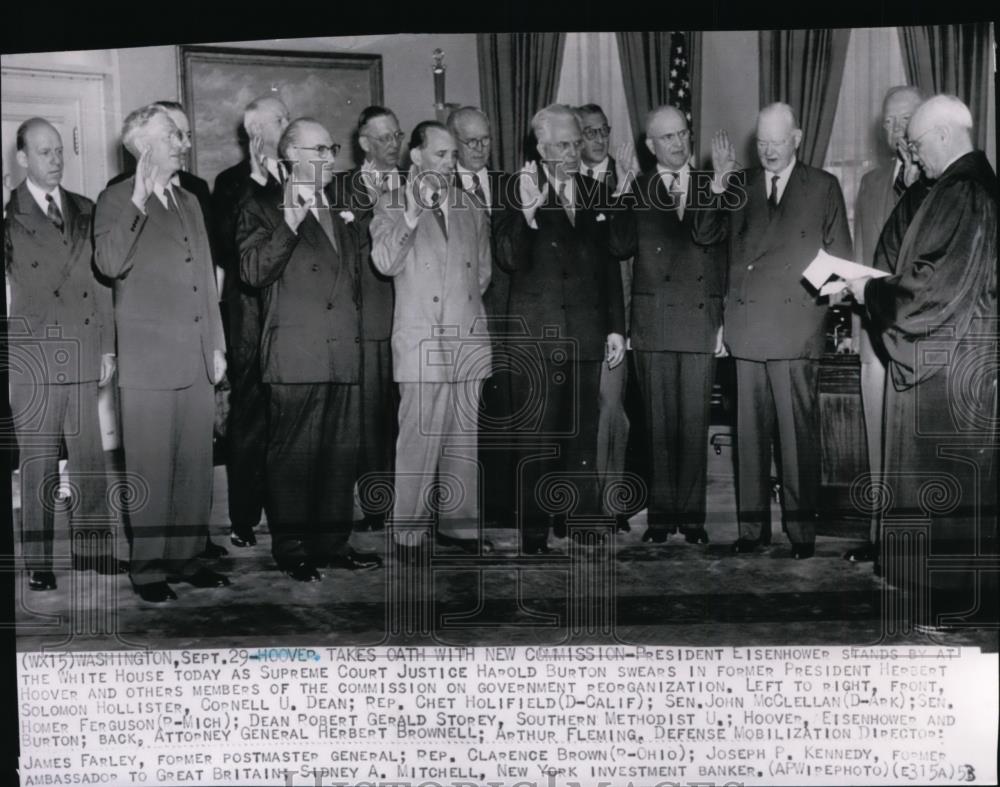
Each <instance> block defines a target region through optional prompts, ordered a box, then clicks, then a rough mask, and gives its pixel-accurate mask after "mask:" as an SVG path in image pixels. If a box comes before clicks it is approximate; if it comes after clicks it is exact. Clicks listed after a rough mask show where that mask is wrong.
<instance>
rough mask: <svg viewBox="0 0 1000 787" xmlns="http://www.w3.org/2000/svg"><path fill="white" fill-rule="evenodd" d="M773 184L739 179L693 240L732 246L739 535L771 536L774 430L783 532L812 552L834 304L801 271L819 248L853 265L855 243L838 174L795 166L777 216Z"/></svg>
mask: <svg viewBox="0 0 1000 787" xmlns="http://www.w3.org/2000/svg"><path fill="white" fill-rule="evenodd" d="M772 178H773V175H772V174H771V173H769V172H765V171H764V170H763V169H752V170H749V171H746V172H744V173H742V177H737V178H735V184H734V185H731V186H730V189H729V190H728V191H726V192H725V193H724V194H722V195H719V196H718V197H717V198H716V202H715V203H714V209H711V210H702V211H698V212H697V213H696V214H695V222H694V227H693V232H694V239H695V241H696V242H697V243H701V244H715V243H719V242H721V241H727V242H728V245H729V276H728V286H727V290H726V300H725V317H724V326H725V327H724V331H725V341H726V343H727V345H728V347H729V350H730V352H731V353H732V355H733V356H734V357H735V359H736V375H737V457H738V473H739V479H738V489H739V492H738V498H739V499H738V505H739V519H740V537H741V538H743V539H747V540H749V541H757V540H760V539H761V538H762V536H763V537H764V539H765V540H767V539H768V538H769V533H770V499H769V495H770V483H769V476H770V468H771V447H772V434H773V433H774V431H775V426H777V439H778V444H779V446H780V452H779V453H780V465H779V466H780V473H781V481H782V489H783V492H782V494H783V500H782V503H783V511H784V517H785V526H786V529H787V531H788V536H789V539H790V540H791V541H792V542H793V544H798V545H812V543H813V541H814V539H815V522H814V519H815V513H816V504H817V496H818V493H819V452H818V451H817V446H818V445H819V423H818V387H817V386H818V367H819V358H820V356H821V355H822V352H823V347H824V341H825V324H826V315H827V304H826V303H825V301H823V300H820V299H818V298H817V297H816V293H815V291H812V290H811V289H809V288H808V286H807V285H806V284H805V283H804V282H803V281H802V271H803V270H804V269H805V267H806V266H807V265H808V264H809V263H810V262H811V261H812V259H813V258H814V257H815V256H816V253H817V252H818V251H819V250H820V249H824V250H825V251H827V252H828V253H830V254H832V255H834V256H837V257H843V258H849V257H850V254H851V235H850V230H849V229H848V226H847V217H846V212H845V210H844V197H843V195H842V193H841V190H840V185H839V183H838V182H837V179H836V178H835V177H834V176H833V175H830V174H829V173H827V172H824V171H823V170H820V169H816V168H814V167H810V166H808V165H806V164H803V163H802V162H800V161H799V162H795V163H794V165H793V167H792V169H791V172H790V173H789V175H788V180H787V184H786V185H785V189H784V192H783V193H782V195H781V197H780V200H779V201H778V204H777V206H776V207H774V208H772V207H771V206H770V205H769V204H768V193H769V190H770V188H771V186H772Z"/></svg>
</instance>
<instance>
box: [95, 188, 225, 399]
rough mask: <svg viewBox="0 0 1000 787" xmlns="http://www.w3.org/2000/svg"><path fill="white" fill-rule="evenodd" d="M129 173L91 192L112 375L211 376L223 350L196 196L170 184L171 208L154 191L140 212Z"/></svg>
mask: <svg viewBox="0 0 1000 787" xmlns="http://www.w3.org/2000/svg"><path fill="white" fill-rule="evenodd" d="M133 184H134V177H130V178H128V179H127V180H124V181H122V182H120V183H116V184H115V185H113V186H109V187H108V188H106V189H105V190H104V191H103V192H101V195H100V196H99V197H98V199H97V208H96V213H95V217H94V264H95V265H96V267H97V269H98V270H99V271H100V272H101V273H102V274H104V275H105V276H107V277H108V278H110V279H111V280H112V281H113V287H114V304H115V308H114V314H115V327H116V330H117V336H118V375H119V385H121V387H123V388H141V389H149V390H179V389H181V388H187V387H189V386H191V385H192V384H194V382H195V381H196V379H197V378H198V377H199V376H203V377H205V378H206V379H207V380H208V381H209V382H211V381H213V378H214V375H215V361H214V354H215V352H216V351H219V352H224V351H225V339H224V337H223V333H222V319H221V316H220V314H219V298H218V290H217V287H216V283H215V274H214V271H213V269H212V256H211V251H210V249H209V241H208V232H207V230H206V228H205V220H204V217H203V215H202V212H201V209H200V207H199V205H198V200H197V198H196V197H195V196H194V195H192V194H190V193H189V192H187V191H185V190H184V189H183V188H181V189H173V193H174V196H175V199H176V202H177V208H178V210H177V213H176V214H175V213H174V212H173V211H168V210H167V209H166V208H164V207H163V205H162V204H161V203H160V200H159V198H158V197H156V195H150V197H149V199H148V200H147V201H146V205H145V213H143V212H142V211H140V210H139V208H137V207H136V206H135V204H134V203H133V202H132V189H133Z"/></svg>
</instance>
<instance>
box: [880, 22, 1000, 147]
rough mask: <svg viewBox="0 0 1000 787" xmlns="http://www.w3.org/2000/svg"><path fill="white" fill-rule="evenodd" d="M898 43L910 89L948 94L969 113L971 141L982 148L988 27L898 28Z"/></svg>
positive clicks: (987, 80) (988, 85)
mask: <svg viewBox="0 0 1000 787" xmlns="http://www.w3.org/2000/svg"><path fill="white" fill-rule="evenodd" d="M899 39H900V44H901V45H902V49H903V60H904V61H905V63H906V76H907V79H908V80H909V81H910V84H911V85H916V86H918V87H919V88H920V89H921V90H923V91H924V92H925V93H926V94H927V95H932V94H934V93H950V94H951V95H955V96H958V97H959V98H960V99H962V101H964V102H965V103H966V104H967V105H968V107H969V109H970V110H971V112H972V121H973V125H974V128H973V132H974V141H975V143H976V147H977V148H979V149H980V150H983V149H985V148H986V134H987V131H988V128H987V123H988V116H987V104H988V101H989V98H988V91H990V90H992V89H993V75H992V73H991V68H990V56H991V53H992V47H993V44H992V39H991V36H990V26H989V24H985V23H979V24H969V25H922V26H920V27H900V28H899Z"/></svg>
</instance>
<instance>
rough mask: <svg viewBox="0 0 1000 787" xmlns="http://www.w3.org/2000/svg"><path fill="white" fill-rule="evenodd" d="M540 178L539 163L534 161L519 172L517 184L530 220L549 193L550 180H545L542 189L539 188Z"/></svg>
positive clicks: (523, 208) (523, 206)
mask: <svg viewBox="0 0 1000 787" xmlns="http://www.w3.org/2000/svg"><path fill="white" fill-rule="evenodd" d="M538 180H539V177H538V164H537V163H536V162H534V161H529V162H528V163H527V164H525V165H524V166H523V167H522V168H521V171H520V172H519V173H518V178H517V185H518V191H519V193H520V197H521V208H522V210H524V211H525V213H526V214H528V215H529V221H530V219H531V217H534V215H535V211H536V210H538V206H539V205H541V204H542V203H543V202H544V201H545V199H546V197H548V194H549V182H548V180H546V181H545V185H544V186H542V188H541V189H539V188H538Z"/></svg>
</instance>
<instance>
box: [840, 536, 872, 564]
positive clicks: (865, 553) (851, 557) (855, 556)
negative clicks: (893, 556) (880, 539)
mask: <svg viewBox="0 0 1000 787" xmlns="http://www.w3.org/2000/svg"><path fill="white" fill-rule="evenodd" d="M877 557H878V549H876V548H875V545H874V544H873V543H871V542H870V541H869V542H868V543H867V544H865V545H864V546H860V547H854V548H853V549H848V550H847V551H846V552H845V553H844V560H846V561H848V562H849V563H871V562H872V561H873V560H875V558H877Z"/></svg>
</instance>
